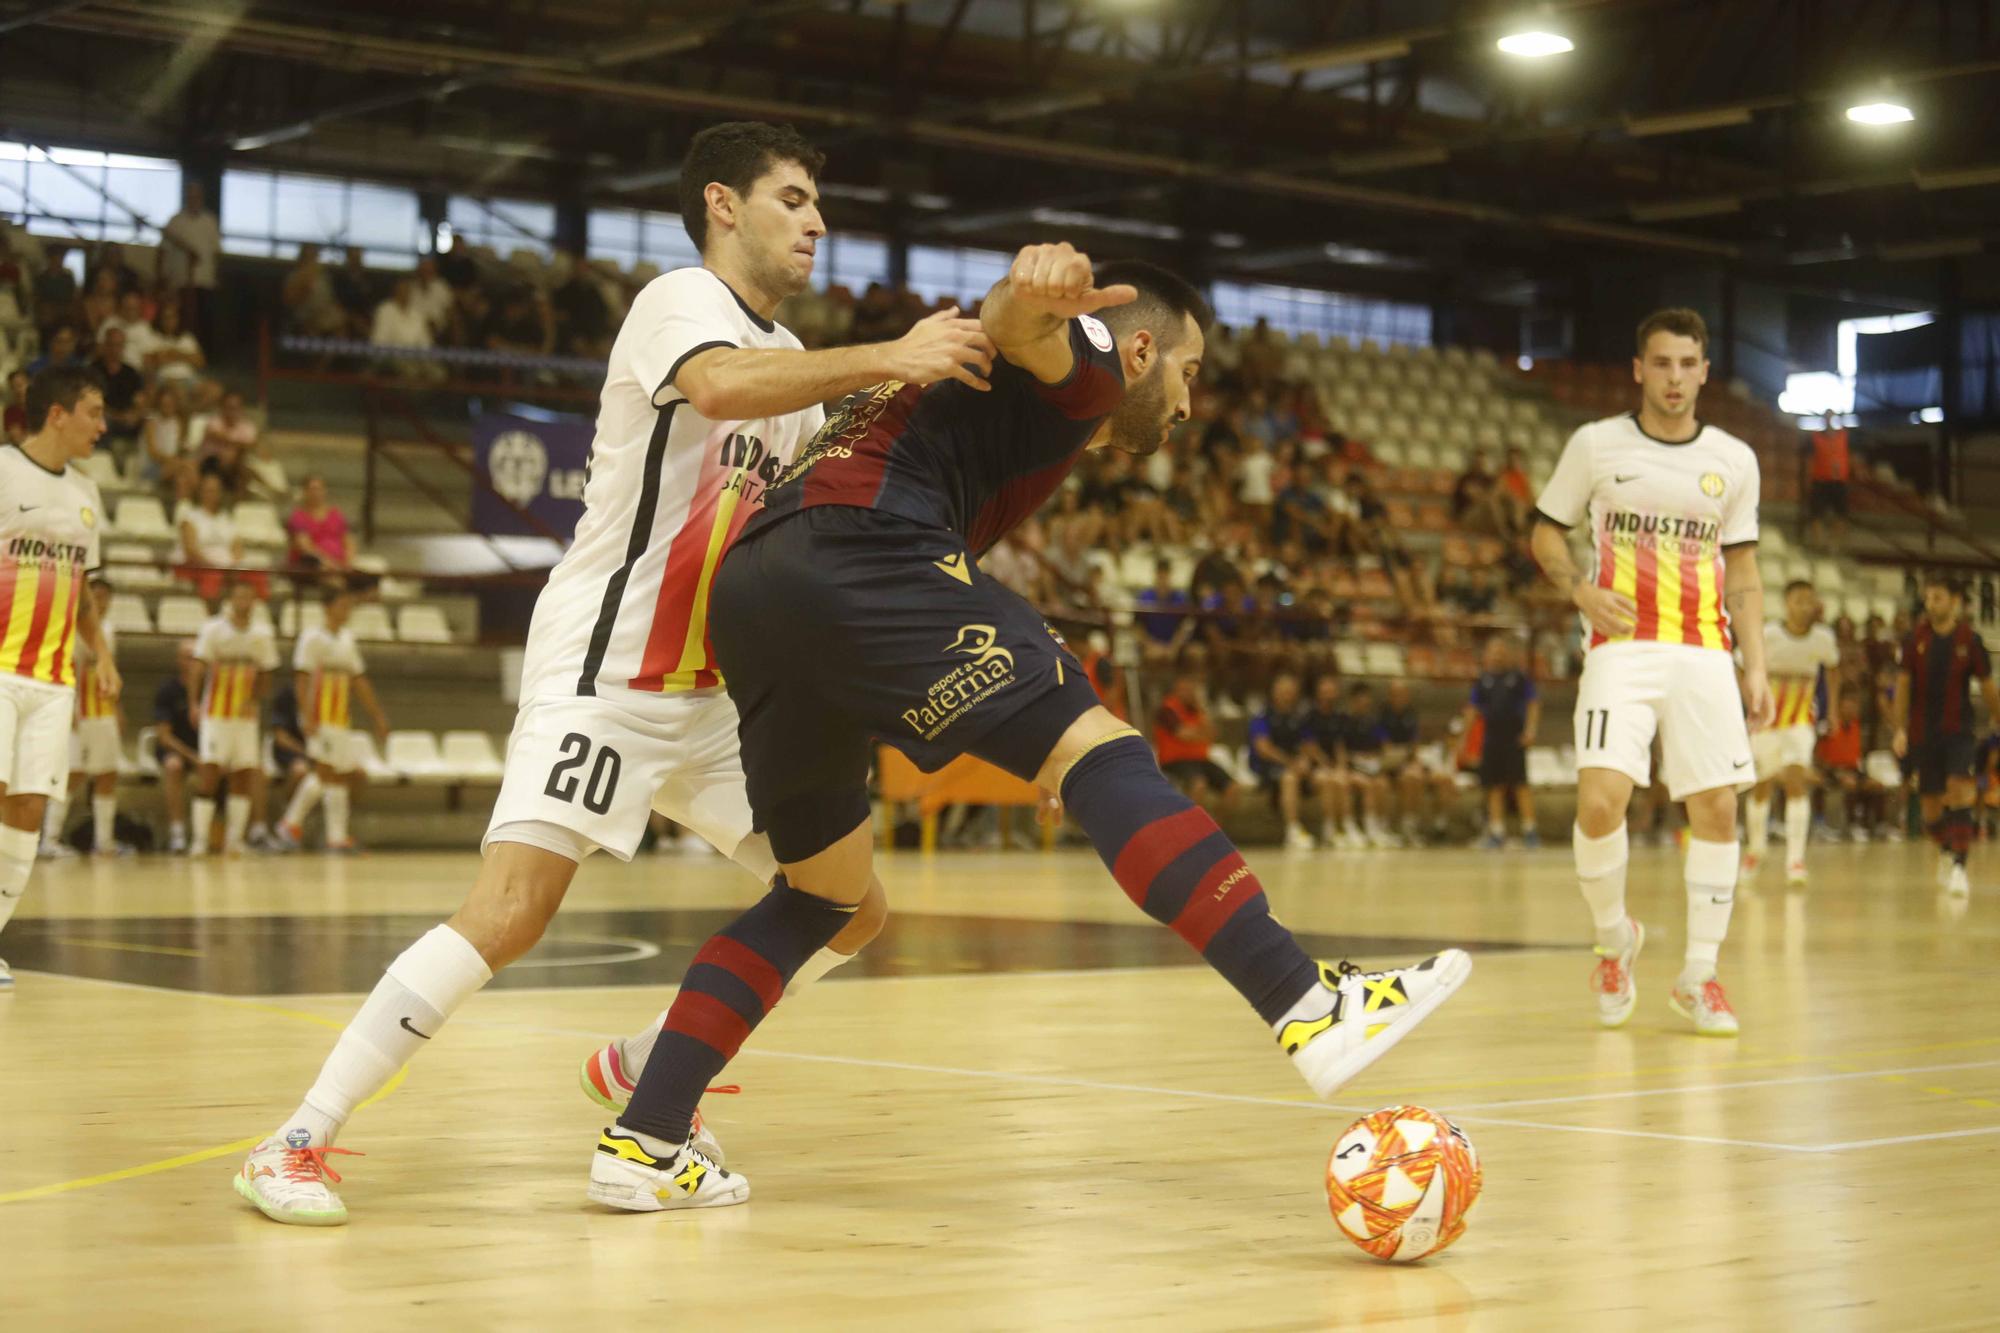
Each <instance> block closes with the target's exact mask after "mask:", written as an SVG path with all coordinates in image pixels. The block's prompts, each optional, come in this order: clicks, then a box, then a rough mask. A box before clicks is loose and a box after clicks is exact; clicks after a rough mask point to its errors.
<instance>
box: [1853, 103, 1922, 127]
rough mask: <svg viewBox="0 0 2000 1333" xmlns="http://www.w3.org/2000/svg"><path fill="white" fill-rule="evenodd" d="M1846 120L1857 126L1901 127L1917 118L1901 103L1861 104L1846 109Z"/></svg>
mask: <svg viewBox="0 0 2000 1333" xmlns="http://www.w3.org/2000/svg"><path fill="white" fill-rule="evenodd" d="M1847 118H1848V119H1849V120H1851V121H1853V122H1854V123H1855V124H1857V125H1901V124H1904V123H1906V122H1908V121H1912V120H1915V119H1916V118H1917V117H1916V113H1914V112H1912V111H1911V110H1910V108H1908V107H1906V106H1904V105H1903V104H1902V103H1901V102H1862V103H1859V104H1858V105H1855V106H1851V107H1849V108H1847Z"/></svg>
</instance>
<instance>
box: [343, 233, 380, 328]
mask: <svg viewBox="0 0 2000 1333" xmlns="http://www.w3.org/2000/svg"><path fill="white" fill-rule="evenodd" d="M333 297H334V300H335V301H337V302H338V303H339V305H340V313H341V316H342V318H343V320H344V321H345V324H346V330H345V331H346V334H347V336H348V337H350V338H366V337H367V336H368V330H369V327H370V325H371V324H372V323H373V322H374V319H375V305H376V302H377V299H378V298H377V297H376V295H375V276H374V275H373V274H372V273H370V272H369V271H368V265H367V261H366V260H365V259H364V258H363V256H362V253H361V247H360V246H358V245H350V246H348V247H347V255H346V258H345V259H344V260H342V262H341V265H340V267H339V268H338V269H336V270H334V273H333Z"/></svg>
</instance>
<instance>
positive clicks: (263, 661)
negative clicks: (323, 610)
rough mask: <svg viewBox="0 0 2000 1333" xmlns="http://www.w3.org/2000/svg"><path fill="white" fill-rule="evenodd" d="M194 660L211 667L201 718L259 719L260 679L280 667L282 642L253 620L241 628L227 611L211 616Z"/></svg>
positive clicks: (197, 641)
mask: <svg viewBox="0 0 2000 1333" xmlns="http://www.w3.org/2000/svg"><path fill="white" fill-rule="evenodd" d="M194 659H195V661H197V662H200V663H201V664H202V665H204V666H206V667H207V668H208V683H207V684H206V685H205V686H204V687H203V689H202V695H201V715H202V716H203V717H204V718H208V719H211V720H214V721H224V720H228V719H243V720H247V721H250V722H255V721H256V720H257V678H258V676H260V675H261V674H262V673H264V672H266V671H274V670H276V669H277V666H278V643H277V640H276V638H274V637H273V635H272V634H271V631H270V629H269V628H268V627H266V626H264V625H260V624H259V623H257V621H255V620H252V621H251V622H250V623H249V624H248V625H247V626H244V627H242V628H240V629H239V628H238V627H237V625H236V622H235V621H233V620H231V619H230V618H229V614H228V613H227V612H223V613H222V614H220V615H213V616H210V617H209V618H208V619H207V620H206V621H204V622H202V627H201V632H200V633H199V634H197V635H195V639H194Z"/></svg>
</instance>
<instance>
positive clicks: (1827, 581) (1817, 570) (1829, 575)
mask: <svg viewBox="0 0 2000 1333" xmlns="http://www.w3.org/2000/svg"><path fill="white" fill-rule="evenodd" d="M1812 581H1813V588H1814V589H1815V590H1816V591H1818V592H1819V593H1821V594H1822V595H1824V594H1826V593H1831V592H1840V591H1842V590H1843V589H1845V588H1846V587H1847V577H1846V575H1845V574H1843V573H1842V572H1841V568H1840V562H1839V561H1837V560H1815V561H1814V562H1813V565H1812Z"/></svg>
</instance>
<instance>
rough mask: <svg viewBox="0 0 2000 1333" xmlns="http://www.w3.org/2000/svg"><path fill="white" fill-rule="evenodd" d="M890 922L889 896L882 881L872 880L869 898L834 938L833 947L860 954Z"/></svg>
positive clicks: (862, 901) (864, 899) (869, 884)
mask: <svg viewBox="0 0 2000 1333" xmlns="http://www.w3.org/2000/svg"><path fill="white" fill-rule="evenodd" d="M888 922H889V895H888V893H887V892H886V891H885V890H884V889H883V888H882V881H881V880H879V879H871V880H870V881H869V883H868V893H867V896H866V897H864V898H862V900H861V905H860V906H859V907H856V908H855V909H854V915H853V916H852V917H850V918H849V919H848V922H847V924H846V925H845V926H842V927H841V928H840V934H838V935H836V936H834V939H833V947H834V948H836V949H838V950H839V951H840V952H842V953H849V954H851V953H859V952H860V951H861V950H862V948H864V947H865V946H866V945H867V944H868V943H869V942H870V941H871V940H873V939H874V938H875V937H876V936H877V935H880V934H881V933H882V927H883V926H885V925H887V924H888Z"/></svg>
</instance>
